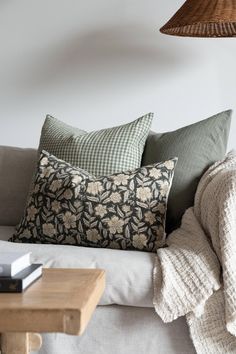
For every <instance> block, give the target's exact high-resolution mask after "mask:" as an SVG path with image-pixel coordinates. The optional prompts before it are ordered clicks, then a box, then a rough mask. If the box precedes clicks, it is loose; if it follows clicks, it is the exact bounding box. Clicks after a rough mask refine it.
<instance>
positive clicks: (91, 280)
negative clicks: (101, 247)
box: [0, 269, 105, 354]
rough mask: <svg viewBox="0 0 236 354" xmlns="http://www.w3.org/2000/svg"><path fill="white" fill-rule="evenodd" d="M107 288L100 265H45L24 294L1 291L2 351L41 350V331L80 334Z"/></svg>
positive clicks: (4, 353) (18, 353)
mask: <svg viewBox="0 0 236 354" xmlns="http://www.w3.org/2000/svg"><path fill="white" fill-rule="evenodd" d="M104 288H105V272H104V271H103V270H100V269H43V276H42V278H40V279H39V280H38V281H37V282H35V283H34V284H33V285H31V287H29V288H28V289H27V290H26V291H25V292H24V293H22V294H9V293H7V294H0V333H1V345H0V347H1V351H2V354H28V353H29V352H30V351H36V350H39V349H40V347H41V344H42V339H41V336H40V334H37V333H41V332H61V333H67V334H74V335H80V334H81V333H82V332H83V331H84V329H85V328H86V326H87V324H88V322H89V320H90V318H91V316H92V314H93V312H94V310H95V308H96V306H97V304H98V302H99V300H100V298H101V296H102V293H103V291H104Z"/></svg>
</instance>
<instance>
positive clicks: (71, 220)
mask: <svg viewBox="0 0 236 354" xmlns="http://www.w3.org/2000/svg"><path fill="white" fill-rule="evenodd" d="M62 220H63V222H64V226H65V228H67V229H70V228H75V227H76V223H75V222H76V216H75V215H73V214H72V213H71V212H70V211H67V212H66V213H65V215H63V217H62Z"/></svg>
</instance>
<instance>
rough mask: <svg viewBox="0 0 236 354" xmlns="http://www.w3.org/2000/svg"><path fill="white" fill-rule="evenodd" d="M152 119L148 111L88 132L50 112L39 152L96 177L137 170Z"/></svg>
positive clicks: (44, 126)
mask: <svg viewBox="0 0 236 354" xmlns="http://www.w3.org/2000/svg"><path fill="white" fill-rule="evenodd" d="M152 118H153V114H152V113H149V114H146V115H145V116H143V117H141V118H139V119H136V120H135V121H133V122H131V123H128V124H124V125H120V126H118V127H113V128H108V129H102V130H99V131H93V132H90V133H86V132H84V131H81V130H79V129H77V128H74V127H71V126H69V125H67V124H65V123H63V122H61V121H59V120H58V119H56V118H53V117H51V116H49V115H48V116H47V117H46V120H45V122H44V125H43V128H42V133H41V138H40V144H39V149H38V151H39V153H41V151H42V150H46V151H48V152H49V153H51V154H53V155H55V156H56V157H58V158H59V159H62V160H65V161H66V162H69V163H71V164H72V165H73V166H77V167H80V168H82V169H84V170H85V171H88V172H89V173H91V174H93V175H94V176H105V175H109V174H113V173H116V172H121V171H126V170H130V169H134V168H137V167H140V164H141V159H142V154H143V149H144V146H145V142H146V139H147V135H148V133H149V130H150V126H151V123H152Z"/></svg>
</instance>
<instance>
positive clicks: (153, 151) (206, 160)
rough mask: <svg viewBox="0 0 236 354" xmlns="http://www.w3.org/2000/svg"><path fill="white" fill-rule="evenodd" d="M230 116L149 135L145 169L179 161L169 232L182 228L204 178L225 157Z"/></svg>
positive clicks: (171, 202)
mask: <svg viewBox="0 0 236 354" xmlns="http://www.w3.org/2000/svg"><path fill="white" fill-rule="evenodd" d="M231 114H232V111H231V110H228V111H225V112H221V113H219V114H216V115H214V116H212V117H210V118H208V119H205V120H202V121H200V122H197V123H195V124H191V125H189V126H186V127H184V128H181V129H178V130H175V131H172V132H167V133H163V134H156V133H154V132H151V133H150V134H149V136H148V138H147V141H146V146H145V150H144V154H143V160H142V165H143V166H146V165H150V164H152V163H156V162H159V161H165V160H168V159H170V158H172V157H174V156H176V157H178V164H177V166H176V169H175V176H174V179H173V185H172V188H171V191H170V196H169V200H168V208H167V225H166V230H167V232H171V231H172V230H173V229H175V228H177V227H178V226H179V225H180V223H181V218H182V215H183V214H184V212H185V210H186V209H187V208H189V207H190V206H192V205H193V202H194V195H195V192H196V188H197V185H198V182H199V180H200V177H201V176H202V174H203V173H204V172H205V171H206V169H207V168H208V167H209V166H210V165H211V164H213V163H214V162H216V161H217V160H221V159H222V158H223V157H224V156H225V153H226V150H227V142H228V136H229V130H230V123H231Z"/></svg>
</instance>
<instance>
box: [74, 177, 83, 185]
mask: <svg viewBox="0 0 236 354" xmlns="http://www.w3.org/2000/svg"><path fill="white" fill-rule="evenodd" d="M82 180H83V179H82V177H81V176H79V175H74V176H73V178H72V180H71V182H72V183H74V184H75V185H77V184H79V183H81V182H82Z"/></svg>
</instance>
